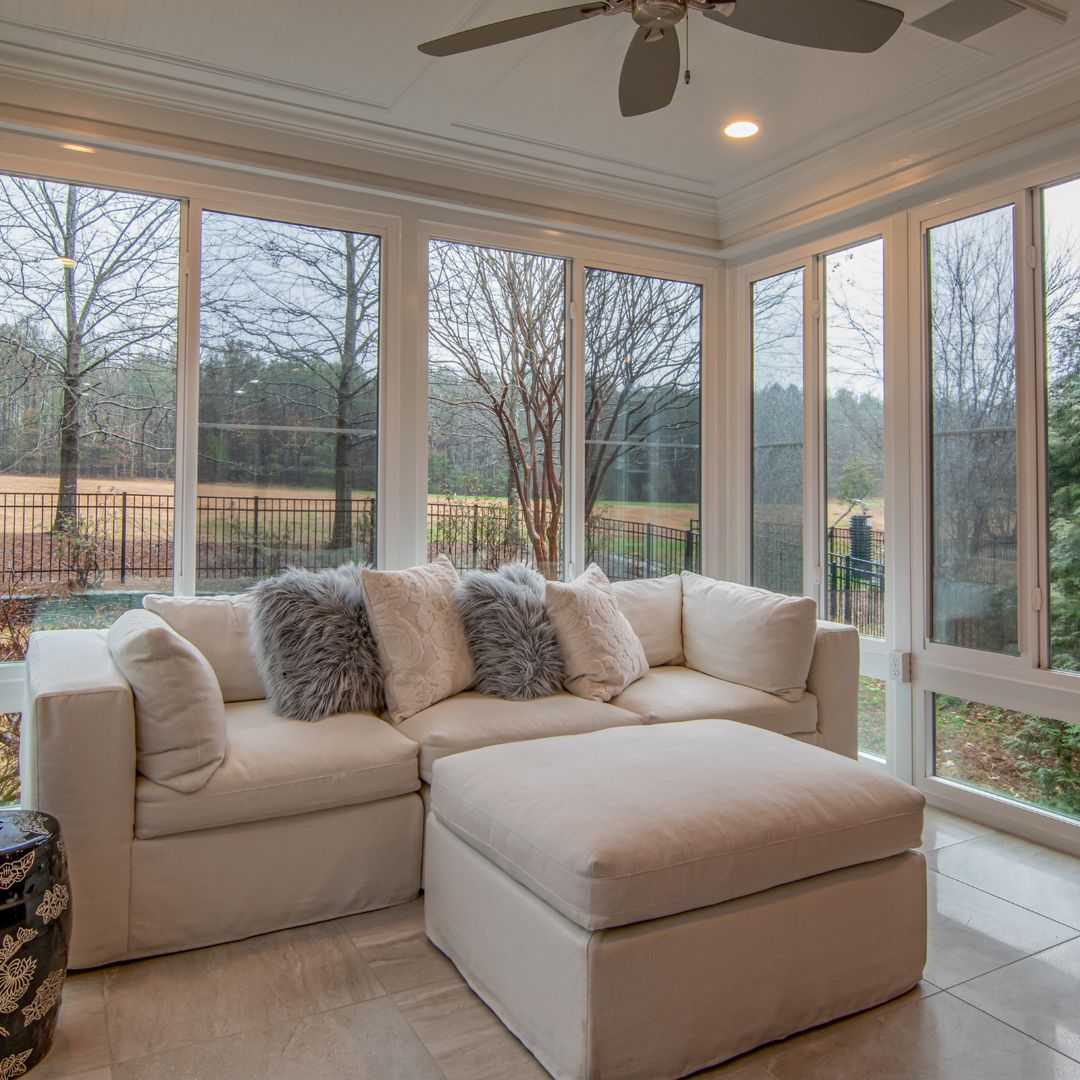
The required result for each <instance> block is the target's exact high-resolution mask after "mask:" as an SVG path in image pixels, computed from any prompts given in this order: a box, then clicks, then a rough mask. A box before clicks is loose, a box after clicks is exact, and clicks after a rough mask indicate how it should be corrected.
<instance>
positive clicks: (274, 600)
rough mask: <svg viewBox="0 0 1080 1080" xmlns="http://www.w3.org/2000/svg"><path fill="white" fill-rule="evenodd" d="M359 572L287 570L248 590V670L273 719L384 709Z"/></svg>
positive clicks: (350, 567)
mask: <svg viewBox="0 0 1080 1080" xmlns="http://www.w3.org/2000/svg"><path fill="white" fill-rule="evenodd" d="M360 571H361V567H359V566H357V565H356V564H355V563H345V565H344V566H338V567H335V568H333V569H329V570H319V571H317V572H315V571H311V570H303V569H301V568H299V567H295V566H291V567H289V569H288V570H286V571H285V572H284V573H283V574H279V575H278V576H277V577H272V578H268V579H267V580H266V581H260V582H259V583H258V584H257V585H254V586H253V587H252V588H251V589H250V590H249V591H250V594H251V596H252V597H253V598H254V599H253V603H252V646H253V649H254V652H255V664H256V667H257V668H258V669H259V674H260V675H261V676H262V680H263V685H264V686H265V687H266V694H267V697H268V698H269V699H270V706H271V708H272V709H273V710H274V712H276V713H277V714H278V715H279V716H288V717H290V718H292V719H294V720H321V719H322V718H323V717H324V716H331V715H333V714H334V713H339V712H373V713H381V712H383V710H384V709H385V708H386V703H385V701H384V699H383V684H382V671H381V669H380V665H379V650H378V648H377V646H376V644H375V638H374V637H373V636H372V633H371V627H370V625H369V624H368V617H367V608H365V607H364V592H363V589H362V587H361V583H360V582H361V579H360Z"/></svg>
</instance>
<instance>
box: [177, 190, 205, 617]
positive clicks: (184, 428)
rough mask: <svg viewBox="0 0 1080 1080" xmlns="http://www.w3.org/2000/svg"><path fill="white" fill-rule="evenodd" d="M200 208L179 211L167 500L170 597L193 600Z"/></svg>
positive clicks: (186, 207)
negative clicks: (172, 471)
mask: <svg viewBox="0 0 1080 1080" xmlns="http://www.w3.org/2000/svg"><path fill="white" fill-rule="evenodd" d="M201 273H202V206H201V205H200V204H199V203H196V202H193V201H190V200H189V201H187V202H183V203H181V205H180V290H179V292H180V311H179V316H178V319H177V335H176V476H175V488H174V498H173V592H174V593H175V594H176V595H177V596H194V595H195V588H196V576H197V575H196V561H195V560H196V553H197V550H198V548H197V531H198V508H197V491H198V480H199V302H200V280H201Z"/></svg>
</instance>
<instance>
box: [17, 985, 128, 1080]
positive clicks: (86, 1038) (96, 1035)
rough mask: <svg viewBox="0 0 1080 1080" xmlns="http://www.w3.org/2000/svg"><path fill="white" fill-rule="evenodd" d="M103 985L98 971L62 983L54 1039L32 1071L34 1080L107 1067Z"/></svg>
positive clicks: (107, 1041) (58, 1077)
mask: <svg viewBox="0 0 1080 1080" xmlns="http://www.w3.org/2000/svg"><path fill="white" fill-rule="evenodd" d="M102 985H103V974H102V972H100V971H90V972H80V973H76V974H74V975H69V976H68V977H67V979H65V980H64V994H63V997H62V998H61V999H60V1017H59V1019H58V1021H57V1024H56V1036H55V1037H54V1039H53V1045H52V1049H51V1050H50V1051H49V1052H48V1054H46V1056H45V1058H44V1059H43V1060H42V1062H41V1063H40V1064H39V1065H37V1066H35V1068H34V1073H33V1075H34V1078H35V1080H60V1078H61V1077H66V1076H69V1075H72V1074H74V1073H85V1072H90V1070H92V1069H100V1068H102V1067H107V1066H108V1065H109V1061H110V1057H109V1037H108V1034H107V1031H106V1027H105V994H104V992H103V989H102Z"/></svg>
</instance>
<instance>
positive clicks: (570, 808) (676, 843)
mask: <svg viewBox="0 0 1080 1080" xmlns="http://www.w3.org/2000/svg"><path fill="white" fill-rule="evenodd" d="M924 802H925V800H924V799H923V796H922V795H921V794H920V793H919V792H918V791H916V790H915V789H914V788H912V787H909V786H908V785H907V784H904V783H901V782H900V781H899V780H896V779H894V778H893V777H891V776H887V775H885V774H884V773H879V772H875V771H873V770H870V769H867V768H866V767H865V766H862V765H859V764H858V763H857V762H854V761H850V760H848V759H847V758H843V757H840V755H838V754H832V753H830V752H828V751H826V750H821V749H819V748H818V747H815V746H806V745H804V744H803V743H800V742H796V741H795V740H794V739H788V738H785V737H784V736H782V735H777V734H775V733H774V732H771V731H762V730H761V729H760V728H755V727H750V726H748V725H746V724H738V723H734V722H732V721H727V720H705V721H691V722H689V723H684V724H652V725H643V726H638V727H624V728H611V729H609V730H607V731H596V732H592V733H591V734H586V735H575V736H573V737H572V738H561V739H539V740H536V741H534V742H527V743H516V744H509V745H506V746H489V747H486V748H484V749H482V750H474V751H473V752H472V753H469V754H458V755H456V756H455V757H450V758H445V759H443V760H442V761H437V762H436V763H435V768H434V770H433V781H432V786H431V808H432V813H434V814H435V816H436V817H437V818H438V819H439V820H440V821H441V822H442V823H443V824H444V825H446V826H447V827H448V828H449V829H450V830H451V831H453V832H454V833H455V834H456V835H457V836H458V837H460V838H461V839H462V840H464V841H465V843H467V844H469V845H470V846H471V847H473V848H474V849H475V850H476V851H478V852H480V854H481V855H483V856H484V857H485V858H487V859H489V860H490V861H491V862H493V863H495V865H497V866H499V867H500V868H501V869H502V870H504V871H505V872H506V873H507V874H509V875H510V876H511V877H513V878H515V879H516V880H517V881H518V882H520V883H521V884H522V885H524V886H525V887H526V888H527V889H529V890H530V891H531V892H533V893H534V894H535V895H537V896H538V897H540V898H541V899H543V900H545V901H546V902H547V903H549V904H550V905H551V906H552V907H554V908H556V909H557V910H558V911H560V912H562V914H563V915H565V916H566V917H567V918H568V919H571V920H572V921H574V922H576V923H577V924H578V925H579V926H583V927H585V928H586V929H589V930H595V929H598V928H601V927H608V926H621V925H624V924H628V923H636V922H640V921H642V920H645V919H653V918H659V917H661V916H664V915H672V914H675V913H677V912H680V911H690V910H693V909H695V908H702V907H706V906H708V905H711V904H718V903H722V902H723V901H725V900H730V899H732V898H734V897H739V896H747V895H750V894H751V893H757V892H761V891H763V890H765V889H770V888H772V887H773V886H775V885H782V884H785V883H786V882H789V881H800V880H802V879H803V878H809V877H813V876H814V875H817V874H824V873H826V872H828V871H830V870H836V869H839V868H841V867H844V866H855V865H857V864H859V863H866V862H871V861H874V860H876V859H885V858H888V857H889V856H891V855H897V854H899V853H900V852H903V851H906V850H907V849H908V848H912V847H915V846H916V845H917V844H918V843H919V841H920V838H921V834H922V810H923V804H924Z"/></svg>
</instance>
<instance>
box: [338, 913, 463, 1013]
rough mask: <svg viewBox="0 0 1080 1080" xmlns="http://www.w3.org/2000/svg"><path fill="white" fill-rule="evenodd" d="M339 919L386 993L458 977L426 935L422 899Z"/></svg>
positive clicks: (451, 965) (455, 970)
mask: <svg viewBox="0 0 1080 1080" xmlns="http://www.w3.org/2000/svg"><path fill="white" fill-rule="evenodd" d="M343 921H344V922H345V924H346V926H347V928H348V931H349V936H350V937H351V938H352V942H353V944H354V945H355V946H356V947H357V948H358V949H359V950H360V954H361V955H362V956H363V957H364V959H365V960H366V961H367V962H368V963H369V964H370V965H371V970H372V971H373V972H374V973H375V975H376V977H377V978H378V980H379V982H381V983H382V985H383V986H384V987H385V989H386V992H387V993H388V994H393V993H396V992H397V991H398V990H411V989H412V988H413V987H414V986H426V985H428V984H430V983H436V982H446V981H448V980H450V979H454V978H456V977H458V975H457V969H456V968H455V967H454V965H453V964H452V963H450V961H449V960H448V959H447V958H446V957H445V956H444V955H443V954H442V953H441V952H439V950H438V949H436V948H435V946H434V945H432V944H431V942H430V941H428V939H427V935H426V934H425V932H424V905H423V901H420V900H417V901H414V902H413V903H411V904H401V905H399V907H398V908H386V909H384V910H383V911H373V912H369V913H367V914H364V915H354V916H352V917H351V918H350V919H346V920H343Z"/></svg>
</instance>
